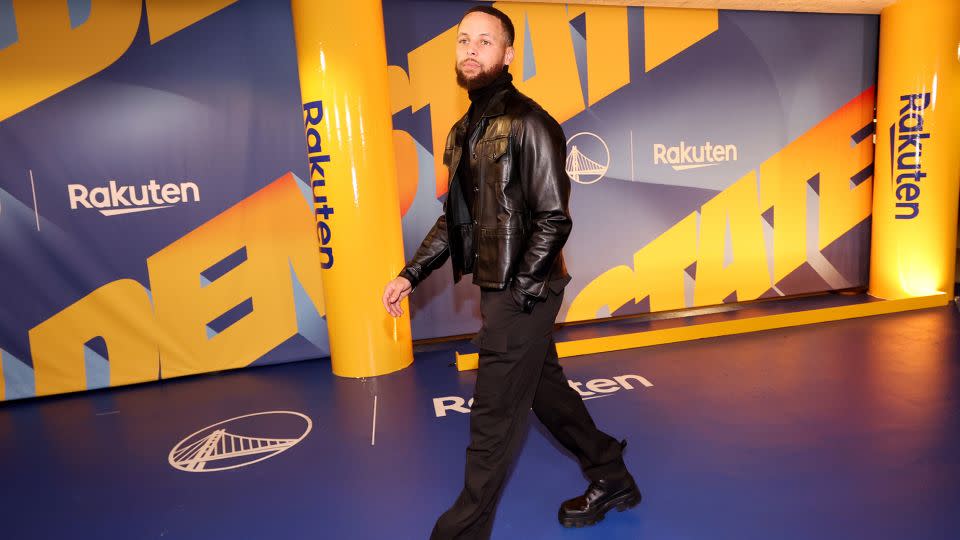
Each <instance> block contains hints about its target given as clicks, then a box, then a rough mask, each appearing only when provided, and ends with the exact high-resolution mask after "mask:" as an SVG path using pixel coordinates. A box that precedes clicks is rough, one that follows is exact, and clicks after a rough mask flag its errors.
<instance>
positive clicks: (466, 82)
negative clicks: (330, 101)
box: [453, 63, 506, 91]
mask: <svg viewBox="0 0 960 540" xmlns="http://www.w3.org/2000/svg"><path fill="white" fill-rule="evenodd" d="M453 69H454V71H456V72H457V84H458V85H460V87H461V88H464V89H466V90H468V91H469V90H476V89H477V88H483V87H484V86H487V85H489V84H490V83H492V82H493V81H495V80H497V77H499V76H500V74H501V73H503V70H504V69H506V68H505V67H504V66H500V68H492V69H490V70H483V69H481V71H480V73H478V74H477V75H476V77H474V78H472V79H468V78H467V77H466V76H464V74H463V71H461V70H460V65H459V64H456V63H454V64H453Z"/></svg>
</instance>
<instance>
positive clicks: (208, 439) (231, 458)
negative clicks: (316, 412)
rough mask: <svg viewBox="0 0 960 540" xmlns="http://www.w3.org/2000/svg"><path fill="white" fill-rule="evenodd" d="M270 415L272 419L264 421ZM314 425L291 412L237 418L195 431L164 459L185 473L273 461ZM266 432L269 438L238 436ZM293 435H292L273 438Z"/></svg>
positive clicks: (274, 412) (270, 412)
mask: <svg viewBox="0 0 960 540" xmlns="http://www.w3.org/2000/svg"><path fill="white" fill-rule="evenodd" d="M266 415H270V416H271V418H264V416H266ZM311 429H313V422H311V421H310V418H308V417H307V416H305V415H303V414H300V413H298V412H292V411H267V412H260V413H253V414H247V415H244V416H237V417H236V418H231V419H229V420H224V421H222V422H217V423H216V424H213V425H212V426H207V427H205V428H203V429H201V430H199V431H196V432H194V433H193V434H191V435H189V436H188V437H186V438H185V439H183V440H182V441H180V442H179V443H178V444H177V445H176V446H174V447H173V449H172V450H170V455H169V456H168V457H167V460H168V461H169V462H170V465H171V466H172V467H174V468H175V469H180V470H181V471H187V472H213V471H225V470H227V469H236V468H238V467H246V466H247V465H252V464H254V463H256V462H258V461H263V460H265V459H269V458H272V457H274V456H276V455H277V454H279V453H281V452H283V451H284V450H287V449H289V448H291V447H292V446H294V445H296V444H297V443H299V442H300V441H302V440H303V439H304V438H305V437H306V436H307V434H308V433H310V430H311ZM251 430H256V431H255V432H263V431H265V430H268V431H269V433H264V434H269V435H274V436H271V437H255V436H250V435H246V434H243V435H241V434H240V433H250V432H251ZM276 435H293V436H276Z"/></svg>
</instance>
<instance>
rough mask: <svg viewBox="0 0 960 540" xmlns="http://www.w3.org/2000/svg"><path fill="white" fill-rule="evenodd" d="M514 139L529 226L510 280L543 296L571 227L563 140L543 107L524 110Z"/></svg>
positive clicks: (528, 292) (521, 289)
mask: <svg viewBox="0 0 960 540" xmlns="http://www.w3.org/2000/svg"><path fill="white" fill-rule="evenodd" d="M516 143H517V144H518V148H517V153H516V155H517V160H516V166H518V167H519V168H520V170H519V172H520V182H521V185H522V187H523V194H524V200H525V205H526V210H527V212H529V213H530V217H531V220H530V222H531V224H532V228H531V231H530V234H529V235H528V241H527V246H526V251H525V253H524V255H523V259H522V260H521V261H520V266H519V267H518V269H517V273H516V277H515V279H514V285H513V286H514V288H516V289H518V290H519V292H520V293H522V294H523V295H526V296H529V297H533V298H534V299H536V300H544V299H545V298H546V297H547V279H548V278H549V277H550V269H551V268H552V267H553V264H554V261H555V260H556V258H557V255H559V254H560V251H561V249H562V248H563V245H564V243H566V241H567V237H568V236H569V235H570V229H571V228H572V227H573V221H572V220H571V219H570V211H569V208H568V203H569V200H570V177H569V176H567V171H566V160H567V144H566V139H565V138H564V135H563V129H562V128H561V127H560V124H558V123H557V122H556V120H554V119H553V118H551V117H550V116H549V115H548V114H547V113H546V112H544V111H543V110H534V111H531V112H530V113H528V114H527V115H526V117H525V118H524V120H523V121H522V122H521V123H520V126H519V128H518V133H517V138H516Z"/></svg>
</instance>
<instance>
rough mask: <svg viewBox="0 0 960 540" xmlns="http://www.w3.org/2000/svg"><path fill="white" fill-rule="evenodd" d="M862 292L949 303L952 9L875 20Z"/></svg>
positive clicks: (928, 4) (957, 160)
mask: <svg viewBox="0 0 960 540" xmlns="http://www.w3.org/2000/svg"><path fill="white" fill-rule="evenodd" d="M878 69H879V75H878V84H877V92H878V95H877V139H876V142H877V144H876V156H875V160H874V183H873V186H874V194H873V235H872V245H871V255H870V293H871V294H872V295H874V296H877V297H880V298H886V299H897V298H905V297H913V296H923V295H930V294H934V293H936V292H944V293H947V298H949V297H952V296H953V295H952V292H953V284H954V258H955V256H956V242H957V206H958V204H957V201H958V189H960V1H957V0H899V1H897V2H896V3H894V4H892V5H890V6H889V7H887V8H885V9H884V10H883V11H882V12H881V14H880V61H879V66H878Z"/></svg>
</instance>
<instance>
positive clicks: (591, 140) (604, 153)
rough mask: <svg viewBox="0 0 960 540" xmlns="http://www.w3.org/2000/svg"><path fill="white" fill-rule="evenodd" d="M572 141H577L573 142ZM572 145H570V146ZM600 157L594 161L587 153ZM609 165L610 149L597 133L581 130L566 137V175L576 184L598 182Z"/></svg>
mask: <svg viewBox="0 0 960 540" xmlns="http://www.w3.org/2000/svg"><path fill="white" fill-rule="evenodd" d="M574 141H577V142H579V143H580V144H579V146H578V145H577V144H573V143H574ZM571 145H572V146H571ZM588 154H589V155H591V156H593V157H595V158H597V159H600V160H601V161H602V162H603V163H600V162H598V161H595V160H593V159H591V158H589V157H587V155H588ZM609 167H610V149H609V148H607V143H606V142H604V140H603V139H601V138H600V137H599V136H598V135H596V134H594V133H590V132H588V131H581V132H580V133H577V134H575V135H574V136H572V137H570V138H569V139H567V163H566V169H567V176H569V177H570V179H571V180H573V181H574V182H577V183H578V184H593V183H596V182H599V181H600V179H601V178H603V177H604V176H605V175H606V174H607V169H608V168H609Z"/></svg>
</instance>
